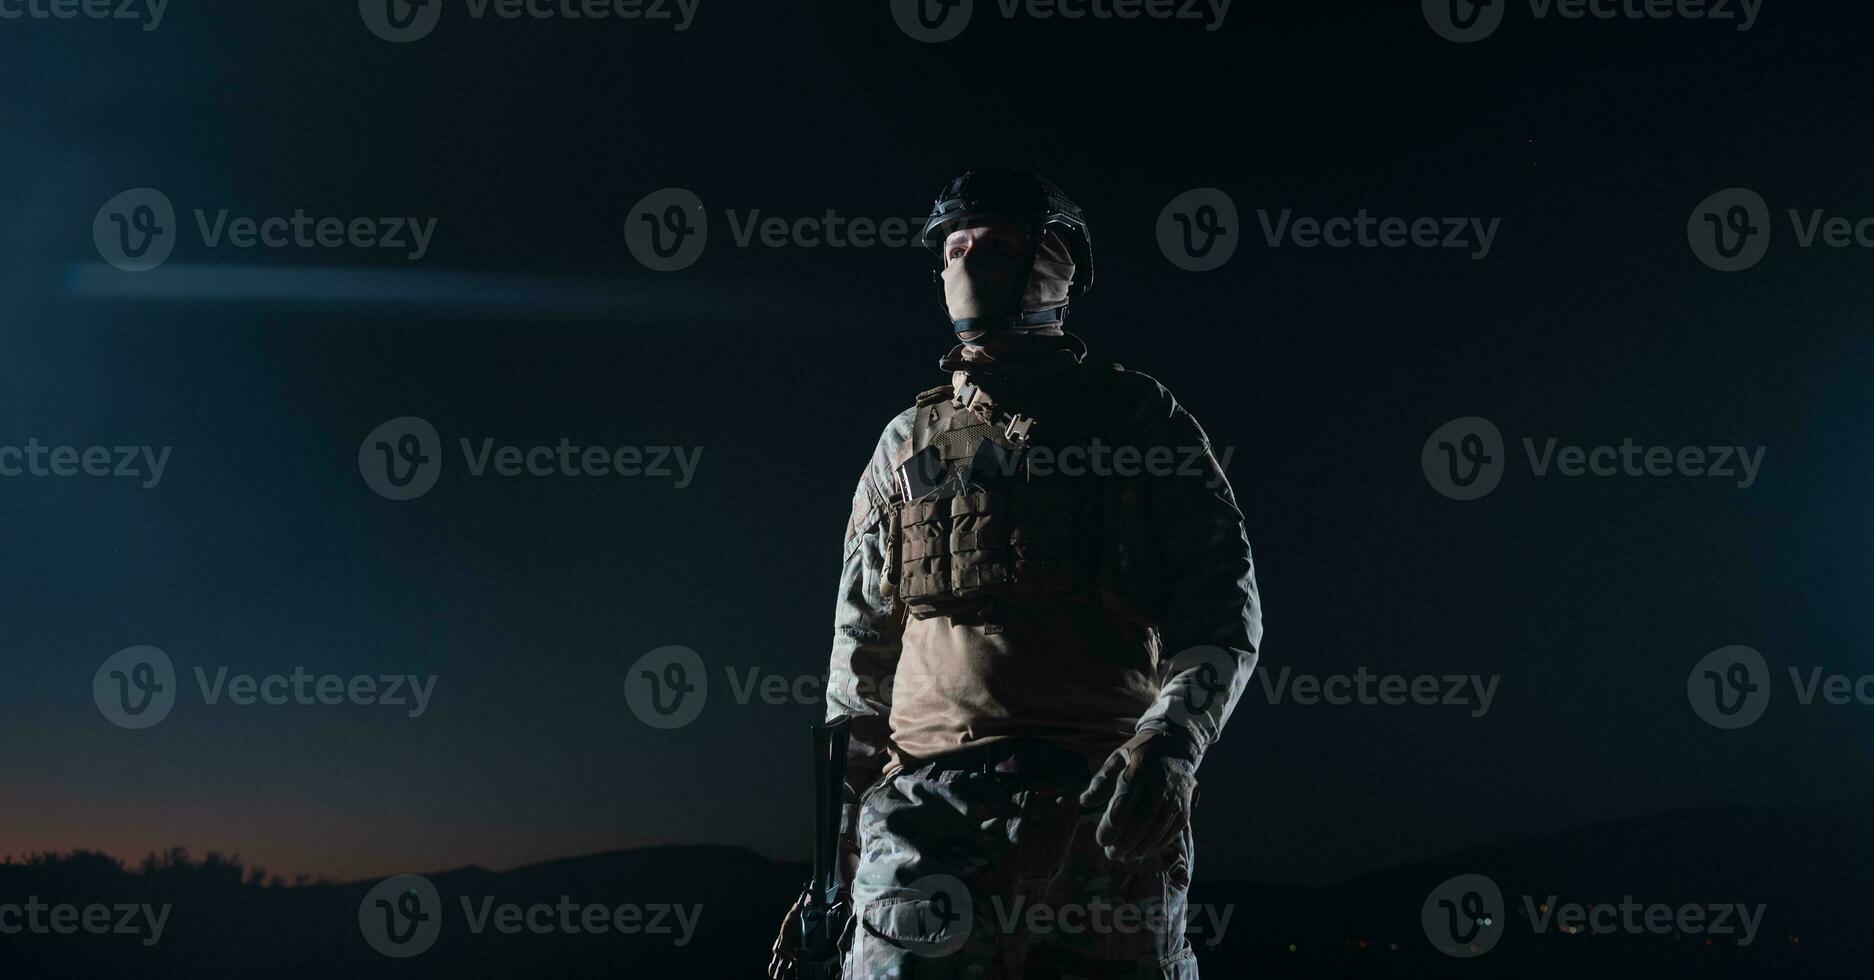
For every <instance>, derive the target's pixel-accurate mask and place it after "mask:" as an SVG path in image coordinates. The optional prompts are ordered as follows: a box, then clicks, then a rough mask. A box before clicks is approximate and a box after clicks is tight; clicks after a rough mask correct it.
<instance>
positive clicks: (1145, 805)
mask: <svg viewBox="0 0 1874 980" xmlns="http://www.w3.org/2000/svg"><path fill="white" fill-rule="evenodd" d="M1173 744H1174V740H1172V739H1171V738H1170V737H1169V736H1166V735H1164V734H1163V733H1161V732H1157V731H1151V730H1147V731H1143V732H1140V733H1139V734H1137V735H1134V736H1133V737H1132V739H1131V740H1130V741H1128V742H1127V743H1126V744H1124V745H1121V746H1120V747H1119V748H1117V749H1115V750H1113V754H1112V755H1110V756H1107V758H1106V762H1105V763H1104V764H1103V765H1101V766H1100V770H1099V772H1097V773H1094V775H1093V780H1092V782H1090V783H1088V784H1087V789H1086V792H1084V793H1081V794H1080V808H1081V810H1082V811H1089V810H1094V809H1098V808H1101V807H1104V808H1105V812H1104V813H1103V814H1102V815H1101V817H1100V825H1099V827H1098V828H1097V829H1096V830H1095V831H1094V834H1093V840H1094V842H1095V843H1097V844H1099V845H1100V846H1101V847H1102V848H1104V849H1105V853H1106V856H1107V858H1108V859H1110V860H1114V861H1124V862H1127V863H1132V862H1136V861H1142V860H1144V859H1146V858H1148V857H1151V856H1152V855H1154V854H1157V853H1159V852H1160V851H1163V850H1164V849H1165V848H1166V847H1168V846H1170V844H1171V842H1172V841H1174V840H1176V839H1177V837H1178V835H1179V834H1182V833H1183V832H1184V828H1185V827H1186V826H1188V825H1189V824H1190V822H1191V797H1192V796H1193V795H1194V794H1195V793H1196V792H1197V767H1196V766H1195V765H1194V764H1193V763H1191V762H1190V761H1189V760H1188V759H1185V758H1181V757H1179V755H1180V754H1179V753H1178V752H1175V751H1172V749H1171V746H1172V745H1173Z"/></svg>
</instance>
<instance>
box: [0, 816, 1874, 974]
mask: <svg viewBox="0 0 1874 980" xmlns="http://www.w3.org/2000/svg"><path fill="white" fill-rule="evenodd" d="M1871 816H1874V803H1870V802H1868V801H1854V802H1844V803H1829V804H1815V805H1801V806H1788V807H1778V808H1768V809H1743V808H1739V809H1725V810H1708V811H1696V812H1684V813H1673V814H1665V815H1660V816H1654V817H1647V818H1643V819H1637V820H1630V821H1625V822H1621V823H1616V824H1609V825H1605V826H1601V827H1595V828H1590V829H1586V830H1580V831H1573V832H1569V833H1564V834H1557V835H1552V836H1547V837H1542V838H1536V839H1531V840H1525V841H1518V842H1514V843H1508V844H1501V845H1492V846H1488V847H1478V848H1472V849H1468V850H1465V851H1461V852H1458V853H1455V854H1451V855H1447V856H1444V857H1441V858H1438V859H1436V860H1432V861H1426V862H1422V863H1419V864H1415V865H1411V866H1408V867H1402V868H1395V869H1390V870H1386V871H1381V872H1376V873H1374V874H1370V875H1365V876H1362V877H1360V878H1357V879H1355V880H1352V881H1348V882H1345V883H1343V884H1339V885H1335V886H1331V887H1327V888H1272V887H1265V886H1259V885H1255V884H1249V883H1242V882H1215V881H1200V882H1198V883H1197V885H1195V886H1194V887H1193V890H1192V901H1193V904H1194V905H1195V906H1197V913H1196V916H1195V919H1194V922H1193V930H1192V933H1191V938H1192V942H1193V943H1194V944H1195V945H1196V946H1197V949H1198V955H1199V958H1200V962H1201V963H1202V965H1203V969H1204V971H1205V973H1206V975H1207V976H1209V977H1212V978H1213V980H1214V978H1236V977H1413V978H1422V977H1431V976H1441V977H1442V976H1476V977H1482V976H1492V977H1497V976H1515V977H1571V978H1579V977H1582V976H1584V975H1591V976H1593V977H1595V978H1596V980H1609V978H1624V977H1629V976H1632V977H1759V976H1761V977H1798V976H1800V977H1816V976H1867V975H1869V974H1870V973H1874V970H1870V968H1869V965H1868V963H1869V960H1868V953H1869V952H1870V950H1871V949H1874V945H1871V944H1874V938H1870V937H1871V936H1874V930H1869V929H1868V928H1867V924H1866V919H1867V912H1866V910H1865V909H1864V908H1863V907H1862V903H1861V899H1860V893H1861V890H1862V889H1861V887H1860V886H1862V885H1863V884H1864V883H1865V882H1868V881H1869V880H1870V879H1871V878H1874V843H1871V842H1870V840H1869V831H1870V829H1874V821H1870V817H1871ZM805 875H806V869H805V868H804V867H803V866H801V865H799V864H790V863H783V862H775V861H770V860H768V859H766V858H763V857H761V856H760V855H758V854H755V853H753V852H751V851H748V850H745V849H742V848H734V847H707V846H704V847H658V848H647V849H640V850H630V851H615V852H610V853H604V854H594V855H589V856H585V857H575V858H566V859H563V860H556V861H549V862H545V863H542V864H535V865H529V866H526V867H522V868H516V869H514V870H511V871H505V872H491V871H488V870H485V869H482V868H478V867H472V866H471V867H465V868H459V869H456V870H453V871H443V872H438V873H434V874H428V875H424V876H423V877H424V878H425V879H427V881H428V883H429V885H431V886H433V887H434V889H435V899H436V903H435V906H422V908H423V910H424V913H425V914H433V915H434V916H435V917H436V921H437V925H438V930H437V934H436V937H435V939H434V941H433V944H432V945H429V946H427V948H424V949H423V951H422V952H420V953H419V954H417V955H413V956H409V957H408V958H394V957H392V956H390V955H386V954H385V953H381V952H379V951H378V950H377V949H375V948H373V946H372V945H371V944H370V943H369V942H368V941H367V939H366V936H365V929H364V927H363V926H362V925H361V915H360V906H361V905H363V906H365V911H364V920H365V921H366V922H377V923H379V924H380V925H381V926H382V927H383V928H385V929H390V930H392V931H393V932H394V931H396V930H398V929H404V928H408V927H409V926H410V925H411V924H412V922H414V921H415V920H414V919H404V918H402V916H401V913H402V912H405V911H410V910H412V909H415V908H418V907H419V906H416V905H406V904H404V903H409V902H416V901H418V900H419V898H420V896H417V895H415V894H412V895H410V896H404V895H402V894H401V893H393V892H390V891H386V890H385V889H383V888H381V887H380V882H379V881H361V882H351V883H346V884H333V883H329V882H317V883H303V882H302V883H299V884H294V885H286V884H285V883H283V882H280V881H278V879H271V880H270V879H268V877H267V876H266V875H265V873H264V872H258V871H255V870H249V869H244V868H243V867H242V866H241V864H240V863H239V862H238V860H225V859H222V858H220V857H218V856H215V855H210V856H209V857H208V858H207V859H205V860H202V861H190V860H188V859H187V856H186V855H184V854H182V853H180V852H172V853H170V854H167V855H163V856H161V857H159V858H152V859H150V860H146V861H145V862H144V864H143V865H142V866H141V867H139V868H135V869H131V868H126V867H124V866H123V865H121V864H120V863H119V862H117V861H116V860H114V859H112V858H108V857H105V856H103V855H98V854H93V853H83V852H81V853H78V854H72V855H61V856H41V857H38V858H34V859H31V860H28V861H25V862H23V863H22V862H16V861H13V862H10V863H7V864H0V929H4V928H7V927H10V926H19V927H24V928H25V930H26V931H22V932H20V933H18V934H0V977H7V978H12V977H42V976H43V977H83V978H93V977H110V976H119V975H121V976H139V977H158V978H162V977H236V976H239V977H321V978H328V977H363V976H388V977H595V976H627V977H638V976H646V977H664V976H669V977H712V978H713V977H755V976H758V975H760V972H761V970H762V968H763V966H764V965H765V964H766V962H767V948H768V945H769V943H770V941H771V940H772V939H773V935H774V929H775V926H776V924H777V921H778V918H779V916H780V914H781V912H782V911H783V910H784V909H785V907H786V906H787V904H788V902H789V901H790V900H791V899H792V896H793V894H794V892H795V890H796V889H797V888H798V887H799V884H800V882H801V880H802V879H803V878H804V877H805ZM1459 875H1483V876H1485V877H1487V878H1488V879H1489V880H1490V881H1491V882H1492V883H1494V885H1495V886H1496V887H1497V888H1498V889H1499V890H1500V891H1501V894H1502V899H1503V904H1504V906H1505V907H1504V908H1502V909H1501V910H1498V909H1495V908H1492V909H1490V910H1488V912H1487V914H1488V916H1489V917H1490V919H1491V922H1492V924H1493V928H1495V929H1497V930H1498V933H1497V935H1499V936H1500V938H1499V939H1497V941H1496V943H1495V946H1494V948H1491V949H1489V950H1487V951H1484V952H1481V953H1480V954H1478V955H1475V956H1473V957H1470V958H1452V957H1449V956H1447V955H1445V954H1444V953H1441V952H1439V951H1437V950H1436V949H1435V948H1434V947H1433V945H1432V943H1431V941H1430V940H1429V939H1428V938H1427V932H1426V928H1425V926H1423V925H1422V923H1421V910H1422V909H1423V908H1424V907H1425V906H1426V904H1427V899H1428V897H1429V896H1431V895H1432V892H1433V890H1434V889H1435V888H1438V887H1439V886H1440V885H1441V883H1444V882H1446V881H1448V880H1449V879H1452V878H1454V877H1456V876H1459ZM374 889H376V890H377V891H376V892H374V891H373V890H374ZM29 896H36V897H37V899H38V900H39V905H40V906H43V907H41V908H39V909H38V911H37V913H36V915H37V922H38V926H30V925H29V924H28V921H27V918H26V917H27V915H28V910H26V909H25V908H24V906H25V905H26V904H27V902H28V898H29ZM368 896H369V897H370V898H371V899H372V901H371V902H370V903H367V902H366V899H367V897H368ZM563 896H564V897H565V898H566V899H568V901H566V902H564V903H562V897H563ZM1525 896H1528V898H1527V904H1528V905H1529V906H1534V907H1535V908H1536V910H1537V912H1538V914H1539V915H1544V914H1546V915H1548V916H1549V917H1550V918H1549V922H1548V928H1547V930H1546V931H1544V932H1537V931H1536V929H1535V928H1534V927H1533V925H1532V922H1531V920H1530V917H1529V915H1528V913H1527V910H1526V900H1525ZM1551 896H1553V898H1552V899H1551ZM1626 896H1631V897H1632V899H1633V900H1634V901H1635V902H1637V903H1639V905H1640V906H1641V907H1642V908H1643V907H1644V906H1648V905H1655V904H1659V905H1666V906H1670V907H1672V908H1674V909H1677V908H1678V907H1680V906H1685V905H1688V904H1696V905H1706V906H1709V905H1713V904H1723V905H1732V904H1737V903H1741V904H1743V905H1745V906H1749V907H1752V908H1755V907H1758V906H1761V907H1762V915H1761V919H1760V920H1759V921H1757V922H1756V923H1755V929H1756V933H1755V936H1754V938H1753V939H1752V941H1751V942H1750V943H1749V944H1748V945H1740V944H1739V940H1740V939H1741V938H1742V930H1743V928H1744V925H1743V922H1742V920H1741V918H1740V917H1733V918H1732V919H1730V921H1729V923H1728V925H1729V926H1730V927H1731V928H1732V929H1733V930H1735V931H1733V932H1731V933H1729V934H1725V935H1710V934H1706V933H1704V932H1702V931H1700V932H1681V933H1680V934H1679V935H1678V936H1677V937H1676V938H1675V936H1673V935H1670V934H1666V935H1656V934H1650V933H1645V932H1641V933H1640V934H1629V933H1627V932H1624V931H1622V932H1615V933H1609V934H1596V933H1595V932H1593V931H1592V929H1591V928H1584V929H1583V930H1582V931H1579V932H1576V933H1573V934H1571V933H1568V932H1565V931H1563V929H1562V927H1561V926H1562V922H1563V920H1561V919H1560V918H1558V917H1556V916H1557V914H1558V913H1559V912H1560V908H1561V907H1562V906H1566V905H1568V904H1570V903H1574V904H1578V905H1581V906H1592V905H1595V904H1597V903H1598V904H1613V905H1616V906H1617V905H1618V904H1619V903H1620V902H1621V901H1622V900H1623V898H1625V897H1626ZM465 899H466V901H467V906H466V908H465V907H464V900H465ZM1551 902H1552V903H1553V904H1554V905H1555V906H1556V908H1555V909H1554V910H1551V911H1548V912H1546V913H1544V912H1543V911H1542V906H1544V905H1547V904H1550V903H1551ZM94 903H95V904H101V905H107V906H112V907H113V909H112V911H110V912H109V913H108V915H107V914H105V913H102V912H99V911H97V910H92V911H90V912H87V911H86V909H85V907H86V906H89V905H92V904H94ZM1461 904H1463V903H1460V902H1454V903H1453V905H1452V907H1453V908H1456V907H1458V906H1459V905H1461ZM58 905H65V906H70V907H71V908H70V910H69V911H67V912H63V913H55V912H54V911H53V907H54V906H58ZM146 905H147V906H149V907H150V908H151V910H153V911H152V912H151V913H145V912H144V911H143V910H142V907H143V906H146ZM164 905H167V906H168V911H167V913H161V912H159V911H155V910H159V909H160V907H161V906H164ZM510 905H511V906H515V907H517V909H516V910H514V911H510V912H508V913H506V915H508V916H509V917H510V918H508V919H505V920H504V919H503V918H502V915H503V913H502V912H501V911H500V909H501V908H502V907H504V906H510ZM562 905H564V906H565V908H564V909H562V908H561V907H560V906H562ZM5 906H21V907H22V908H21V910H20V911H19V912H17V913H10V912H7V911H6V910H5V909H4V908H3V907H5ZM118 906H122V907H123V908H122V909H118V908H116V907H118ZM436 906H439V907H436ZM530 906H544V908H539V909H536V910H535V911H534V912H533V913H531V915H532V922H533V924H535V925H539V926H546V927H548V928H550V929H551V930H553V931H551V932H549V933H548V934H545V935H536V934H533V933H532V932H530V931H529V929H528V925H527V924H528V919H527V913H524V912H522V911H519V910H524V909H526V908H528V907H530ZM587 906H594V907H596V908H595V909H594V910H592V911H587V910H586V908H585V907H587ZM621 906H622V907H625V909H626V911H625V913H624V915H623V917H622V918H620V917H619V915H618V913H617V911H616V910H617V909H618V908H619V907H621ZM1464 907H1465V908H1466V909H1470V908H1471V906H1468V905H1464ZM1440 908H1442V907H1440ZM678 909H681V910H682V911H681V912H679V911H677V910H678ZM1225 911H1227V912H1228V918H1227V919H1224V918H1222V914H1223V913H1224V912H1225ZM1445 914H1446V913H1445V912H1443V911H1441V912H1440V915H1445ZM1608 914H1610V913H1603V914H1602V915H1603V922H1607V921H1612V920H1608V919H1606V916H1607V915H1608ZM1659 914H1661V913H1655V915H1656V916H1657V915H1659ZM60 915H63V916H64V917H63V918H59V917H57V916H60ZM87 915H89V916H90V919H89V925H90V927H91V929H93V930H97V931H98V932H101V933H102V934H97V933H95V932H93V931H89V930H87V929H86V928H85V927H86V924H87V922H86V919H85V916H87ZM9 916H11V917H9ZM484 916H485V918H483V917H484ZM1634 916H1635V918H1634V921H1636V922H1639V923H1641V924H1644V922H1645V913H1644V911H1639V912H1635V913H1634ZM476 919H482V920H483V921H482V922H481V923H480V926H481V928H480V931H479V932H477V931H475V930H474V929H473V928H472V925H473V924H474V920H476ZM600 920H603V923H604V928H605V931H603V932H601V933H597V934H595V933H593V932H591V931H589V927H590V926H594V925H597V924H599V922H600ZM569 921H570V923H571V924H572V925H573V926H574V927H575V928H576V929H577V930H578V933H577V934H567V933H566V931H564V926H565V925H566V924H567V923H568V922H569ZM1220 921H1221V922H1226V923H1227V927H1226V928H1225V929H1224V930H1223V931H1222V933H1221V935H1220V936H1219V935H1218V933H1217V931H1216V925H1217V924H1218V923H1219V922H1220ZM1440 921H1443V920H1442V919H1441V920H1440ZM1453 921H1456V922H1458V924H1459V925H1468V922H1467V920H1463V918H1462V916H1459V917H1458V919H1455V920H1453ZM157 922H160V924H161V930H162V931H161V934H160V938H158V939H157V940H156V941H155V942H154V943H153V944H149V945H146V942H147V941H148V940H149V939H150V937H151V936H152V935H153V933H154V929H153V924H154V923H157ZM504 923H505V924H506V925H507V926H508V927H509V928H510V930H518V931H509V932H503V931H502V930H501V926H502V925H503V924H504ZM620 926H622V927H624V928H625V929H626V930H627V932H624V933H621V932H620V931H619V927H620ZM60 928H63V929H68V930H70V931H69V932H68V933H65V934H61V933H60V932H58V931H56V930H57V929H60ZM119 928H125V929H129V930H131V931H130V932H128V933H124V934H119V933H116V932H114V931H113V930H116V929H119ZM1480 935H1487V934H1480ZM392 938H393V939H394V938H408V944H407V945H405V946H401V947H398V946H395V945H394V944H393V945H392V946H391V947H390V948H392V949H393V950H398V951H407V950H409V949H411V948H412V947H416V946H420V945H421V942H422V941H421V936H420V934H416V933H412V934H411V935H410V936H409V937H392Z"/></svg>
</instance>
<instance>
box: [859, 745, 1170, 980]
mask: <svg viewBox="0 0 1874 980" xmlns="http://www.w3.org/2000/svg"><path fill="white" fill-rule="evenodd" d="M1090 777H1091V773H1090V772H1089V771H1088V769H1087V765H1086V762H1085V760H1084V759H1083V758H1081V757H1080V756H1078V755H1075V754H1073V753H1071V752H1068V751H1067V750H1065V749H1061V748H1057V747H1055V746H1053V745H1051V744H1048V743H1042V742H1035V741H1032V740H1021V741H1019V742H998V743H993V744H992V745H990V746H986V747H985V748H984V749H977V750H972V751H970V752H967V753H960V754H958V755H957V756H956V757H952V758H948V759H944V760H938V761H934V762H926V763H924V764H923V765H920V766H913V767H907V768H905V769H902V770H900V771H898V772H897V773H895V774H893V775H891V776H890V777H887V778H885V779H881V780H879V781H878V782H877V783H875V784H874V785H873V786H872V787H871V788H870V789H868V790H867V791H866V793H865V795H864V797H863V798H862V799H861V809H860V815H859V828H858V829H859V846H860V849H861V852H862V853H861V858H860V863H859V869H858V873H857V874H856V875H855V877H854V880H853V886H852V897H853V904H854V907H855V911H856V915H855V916H854V928H853V929H852V930H851V931H850V933H849V935H850V937H851V945H850V948H849V949H848V951H847V953H846V961H845V977H846V980H919V978H937V977H946V978H947V977H956V978H964V980H998V978H1009V980H1014V978H1021V977H1030V978H1048V980H1053V978H1060V980H1067V978H1083V977H1084V978H1089V980H1091V978H1099V980H1118V978H1127V980H1130V978H1141V980H1143V978H1152V980H1160V978H1169V980H1196V978H1197V958H1196V955H1195V954H1194V953H1193V951H1192V949H1191V946H1190V944H1189V943H1188V942H1186V941H1185V938H1184V931H1185V918H1186V909H1187V898H1186V893H1187V890H1188V889H1189V887H1190V881H1191V859H1192V850H1191V832H1190V830H1189V829H1188V828H1187V829H1186V830H1185V831H1184V833H1183V834H1182V835H1180V837H1179V839H1178V840H1177V841H1175V842H1174V843H1173V844H1172V845H1171V846H1170V847H1168V848H1166V850H1165V851H1164V853H1162V854H1159V855H1156V856H1154V857H1152V858H1150V859H1147V860H1145V861H1143V862H1140V863H1137V864H1121V863H1118V862H1114V861H1111V860H1108V859H1107V857H1106V855H1105V854H1104V853H1102V851H1101V848H1100V847H1099V845H1097V844H1096V843H1094V840H1093V833H1094V829H1095V828H1096V827H1097V826H1098V825H1099V820H1100V811H1098V810H1094V811H1092V812H1087V813H1083V812H1081V810H1080V804H1079V796H1080V793H1081V792H1082V791H1083V790H1085V789H1086V786H1087V781H1088V779H1089V778H1090Z"/></svg>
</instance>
